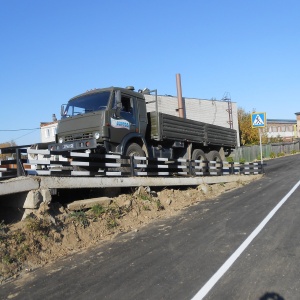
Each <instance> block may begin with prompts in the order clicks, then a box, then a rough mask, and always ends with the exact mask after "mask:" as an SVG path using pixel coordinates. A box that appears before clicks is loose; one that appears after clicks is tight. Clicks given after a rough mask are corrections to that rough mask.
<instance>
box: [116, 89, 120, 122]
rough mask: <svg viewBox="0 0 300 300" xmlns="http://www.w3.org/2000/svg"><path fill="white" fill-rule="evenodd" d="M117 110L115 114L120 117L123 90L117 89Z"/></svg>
mask: <svg viewBox="0 0 300 300" xmlns="http://www.w3.org/2000/svg"><path fill="white" fill-rule="evenodd" d="M115 110H116V112H115V115H116V117H118V118H119V117H120V112H121V110H122V100H121V91H115Z"/></svg>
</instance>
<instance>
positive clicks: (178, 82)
mask: <svg viewBox="0 0 300 300" xmlns="http://www.w3.org/2000/svg"><path fill="white" fill-rule="evenodd" d="M176 86H177V98H178V113H179V117H180V118H184V108H183V101H182V90H181V76H180V74H176Z"/></svg>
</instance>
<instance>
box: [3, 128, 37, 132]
mask: <svg viewBox="0 0 300 300" xmlns="http://www.w3.org/2000/svg"><path fill="white" fill-rule="evenodd" d="M37 129H40V128H29V129H0V131H24V130H37Z"/></svg>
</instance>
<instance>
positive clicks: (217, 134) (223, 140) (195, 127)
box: [148, 112, 237, 147]
mask: <svg viewBox="0 0 300 300" xmlns="http://www.w3.org/2000/svg"><path fill="white" fill-rule="evenodd" d="M148 122H149V124H150V135H151V139H153V140H156V141H164V140H175V141H188V142H194V143H200V144H203V145H204V146H206V145H210V144H211V145H218V146H225V147H235V146H236V144H237V137H236V130H234V129H230V128H225V127H221V126H217V125H212V124H207V123H203V122H198V121H193V120H189V119H183V118H180V117H176V116H171V115H167V114H164V113H161V112H159V113H157V112H150V113H148Z"/></svg>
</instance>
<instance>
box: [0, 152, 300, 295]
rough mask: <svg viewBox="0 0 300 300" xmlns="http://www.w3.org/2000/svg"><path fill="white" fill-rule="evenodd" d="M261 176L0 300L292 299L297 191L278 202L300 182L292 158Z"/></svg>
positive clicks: (298, 238) (299, 214) (297, 158)
mask: <svg viewBox="0 0 300 300" xmlns="http://www.w3.org/2000/svg"><path fill="white" fill-rule="evenodd" d="M265 171H266V175H265V176H264V177H263V178H262V179H261V180H258V181H255V182H252V183H250V184H248V185H246V186H244V187H242V188H240V189H237V190H234V191H231V192H228V193H225V194H223V195H222V196H220V197H218V198H217V199H215V200H210V201H205V202H201V203H199V204H198V205H195V206H192V207H190V208H188V209H186V210H184V212H183V213H182V214H180V215H178V216H177V217H172V218H170V219H168V220H161V221H159V222H156V223H154V224H152V225H149V226H147V227H145V228H144V229H142V230H140V231H139V232H135V233H130V234H124V235H121V236H119V238H117V239H116V240H115V241H114V242H109V243H106V244H104V245H102V246H100V247H96V248H94V249H92V250H88V251H86V252H84V253H80V254H76V255H73V256H70V257H68V258H66V259H64V260H62V261H59V262H57V263H55V264H53V265H51V266H48V267H46V268H42V269H39V270H36V271H34V272H31V273H29V274H27V276H26V277H25V278H23V279H18V280H16V281H14V282H9V283H7V284H5V285H2V286H0V295H1V299H124V300H126V299H130V300H132V299H139V300H143V299H156V300H157V299H172V300H176V299H178V300H184V299H193V298H194V299H197V300H198V299H202V296H203V297H204V299H222V300H223V299H263V300H266V299H268V300H270V299H274V300H275V299H278V300H282V299H285V300H290V299H300V282H299V280H300V230H299V228H300V206H299V204H300V187H297V188H295V190H294V191H293V193H290V194H289V195H288V196H286V195H287V194H288V193H289V192H290V191H291V189H292V188H293V187H294V186H295V185H296V184H297V183H298V182H299V180H300V176H299V175H300V155H294V156H289V157H283V158H280V159H276V160H272V161H267V166H266V167H265ZM278 203H281V204H282V205H281V206H280V207H278V206H277V209H278V210H277V211H274V208H276V205H278ZM270 212H273V214H274V215H273V216H271V215H269V213H270ZM268 217H269V220H267V221H266V218H268ZM264 220H265V221H266V222H265V224H263V225H264V226H262V224H261V222H262V221H264ZM260 225H261V227H260V228H259V226H260ZM258 228H259V230H258ZM255 232H256V235H253V233H255ZM251 236H252V239H251V240H250V242H249V243H248V244H249V245H246V246H245V241H247V240H248V241H249V238H251ZM241 245H244V246H245V247H244V249H242V246H241ZM238 251H240V252H239V253H238V254H237V252H238ZM232 257H234V259H232V260H231V261H230V262H228V259H229V258H232ZM220 268H221V269H220ZM220 274H221V275H220ZM217 275H219V278H217V280H215V281H214V279H215V278H216V276H217ZM217 277H218V276H217ZM203 287H206V288H203ZM203 289H204V292H203ZM201 293H202V294H201ZM201 295H202V296H201Z"/></svg>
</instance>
